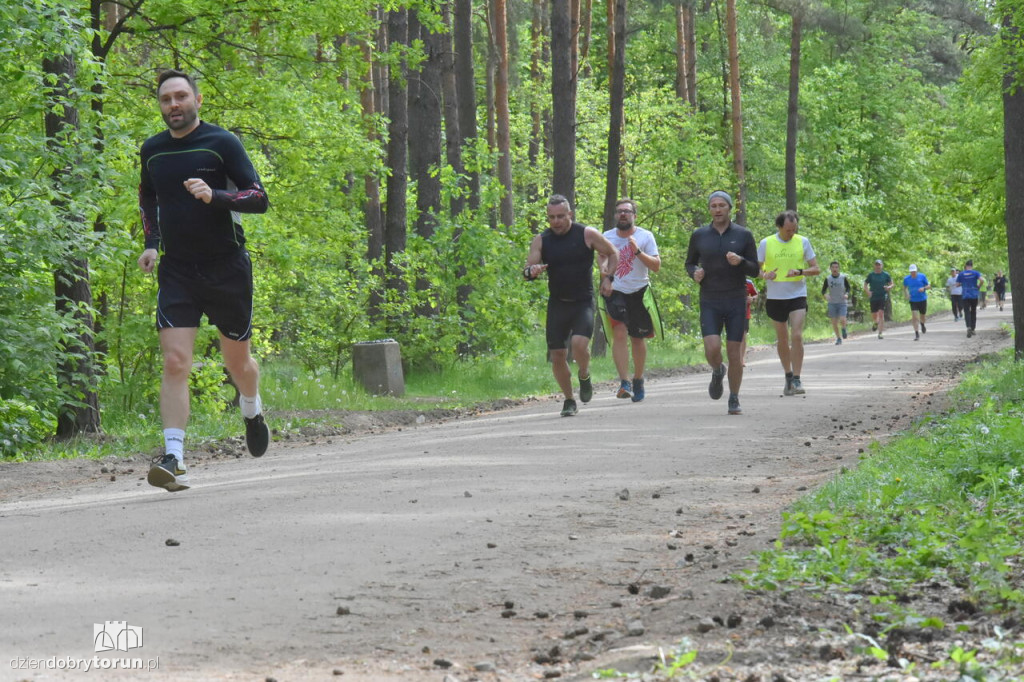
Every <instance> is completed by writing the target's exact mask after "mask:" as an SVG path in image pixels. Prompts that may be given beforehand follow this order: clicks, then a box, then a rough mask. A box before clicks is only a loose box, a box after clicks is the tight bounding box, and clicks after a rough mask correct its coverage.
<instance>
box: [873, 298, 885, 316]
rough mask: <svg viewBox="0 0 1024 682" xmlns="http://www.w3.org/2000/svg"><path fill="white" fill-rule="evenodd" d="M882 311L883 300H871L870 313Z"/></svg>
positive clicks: (883, 306) (883, 307)
mask: <svg viewBox="0 0 1024 682" xmlns="http://www.w3.org/2000/svg"><path fill="white" fill-rule="evenodd" d="M884 309H885V299H884V298H880V299H877V300H876V299H874V298H873V299H871V312H873V313H877V312H878V311H879V310H884Z"/></svg>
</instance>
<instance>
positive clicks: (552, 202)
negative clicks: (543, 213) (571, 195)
mask: <svg viewBox="0 0 1024 682" xmlns="http://www.w3.org/2000/svg"><path fill="white" fill-rule="evenodd" d="M562 204H565V207H566V208H568V209H569V210H570V211H571V210H572V204H570V203H569V200H568V199H566V198H565V196H564V195H562V194H552V195H551V198H550V199H548V206H561V205H562Z"/></svg>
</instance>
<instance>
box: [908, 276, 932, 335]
mask: <svg viewBox="0 0 1024 682" xmlns="http://www.w3.org/2000/svg"><path fill="white" fill-rule="evenodd" d="M931 288H932V285H931V284H929V283H928V278H927V277H925V276H924V274H923V273H919V272H918V271H917V266H916V265H913V264H912V265H911V266H910V274H909V275H907V276H906V277H904V278H903V293H904V294H905V295H906V297H907V300H908V301H910V314H911V316H912V319H913V324H914V341H917V340H919V339H920V338H921V334H924V333H925V332H927V331H928V328H927V327H925V326H924V319H925V315H926V314H927V313H928V290H929V289H931ZM918 326H920V328H921V331H920V332H918Z"/></svg>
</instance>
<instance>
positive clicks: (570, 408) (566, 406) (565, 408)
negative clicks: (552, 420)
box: [562, 398, 579, 417]
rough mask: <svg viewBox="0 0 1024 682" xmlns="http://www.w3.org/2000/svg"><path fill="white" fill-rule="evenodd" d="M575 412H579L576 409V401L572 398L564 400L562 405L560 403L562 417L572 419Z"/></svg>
mask: <svg viewBox="0 0 1024 682" xmlns="http://www.w3.org/2000/svg"><path fill="white" fill-rule="evenodd" d="M577 412H579V408H578V407H576V401H575V400H573V399H572V398H570V399H569V400H566V401H565V402H564V403H562V416H563V417H572V416H574V415H575V414H576V413H577Z"/></svg>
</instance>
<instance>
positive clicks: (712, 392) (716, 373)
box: [708, 362, 726, 400]
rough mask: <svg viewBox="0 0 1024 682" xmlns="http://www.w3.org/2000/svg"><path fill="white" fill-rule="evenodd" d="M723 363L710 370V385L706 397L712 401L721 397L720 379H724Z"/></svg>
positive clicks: (724, 369)
mask: <svg viewBox="0 0 1024 682" xmlns="http://www.w3.org/2000/svg"><path fill="white" fill-rule="evenodd" d="M725 372H726V368H725V363H724V362H723V363H722V364H720V365H719V366H718V367H717V368H716V369H713V370H711V383H710V384H708V395H709V396H711V399H712V400H718V399H720V398H721V397H722V391H723V389H722V379H723V378H724V377H725Z"/></svg>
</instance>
